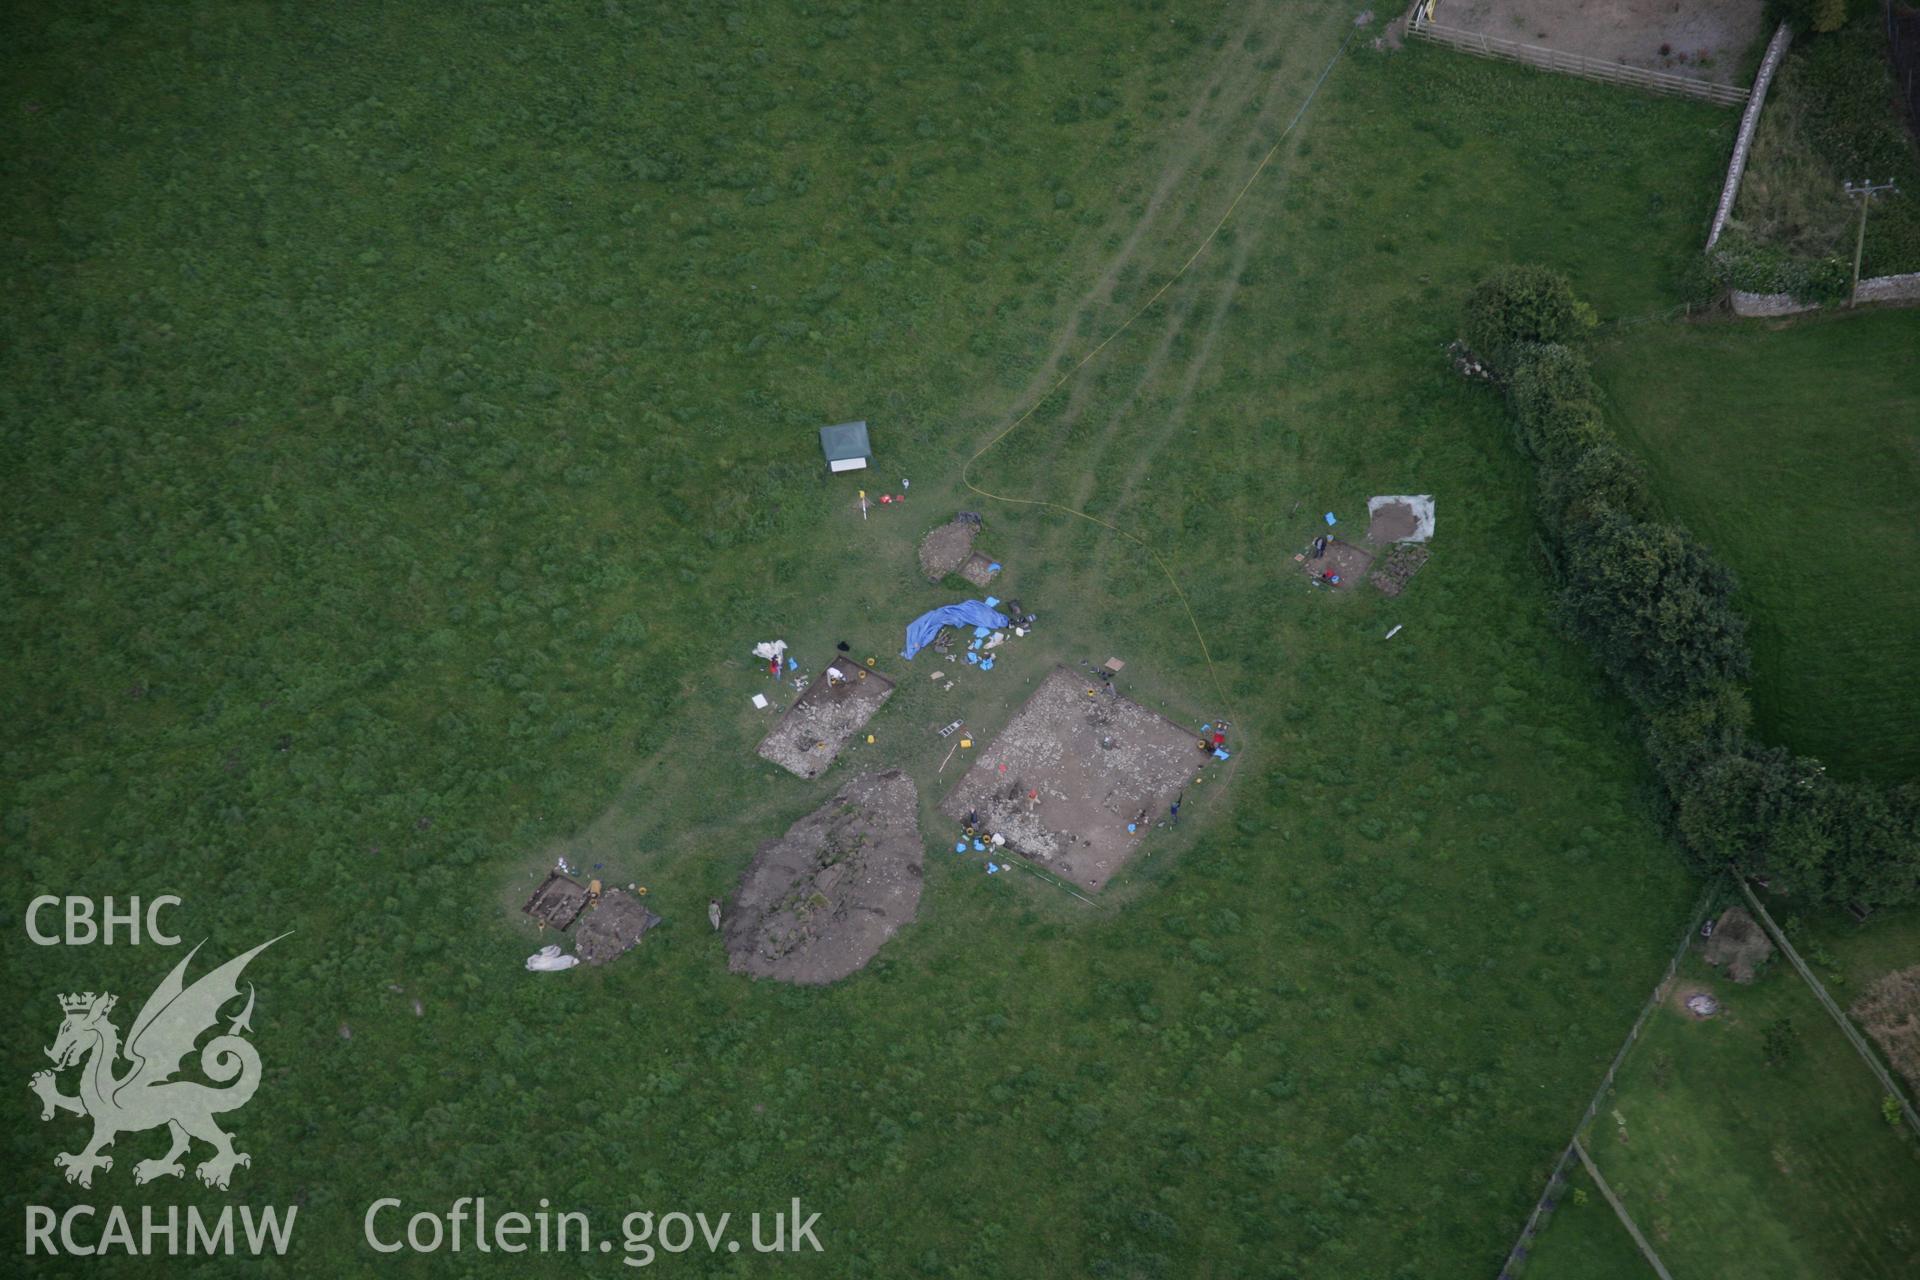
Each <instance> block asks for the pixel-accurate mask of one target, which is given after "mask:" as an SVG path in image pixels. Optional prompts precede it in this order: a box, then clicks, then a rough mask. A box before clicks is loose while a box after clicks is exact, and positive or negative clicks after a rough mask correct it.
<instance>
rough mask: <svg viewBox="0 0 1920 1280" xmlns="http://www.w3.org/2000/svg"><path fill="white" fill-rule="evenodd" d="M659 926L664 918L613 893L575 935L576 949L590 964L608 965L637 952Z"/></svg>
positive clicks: (635, 900) (634, 900)
mask: <svg viewBox="0 0 1920 1280" xmlns="http://www.w3.org/2000/svg"><path fill="white" fill-rule="evenodd" d="M659 923H660V917H659V916H657V915H655V914H653V912H651V911H649V910H647V908H646V907H645V906H644V905H643V904H642V903H641V901H640V899H638V898H635V897H630V896H628V895H627V894H625V893H623V892H621V891H620V890H618V889H609V890H607V891H606V892H605V893H603V894H601V895H600V898H599V900H598V901H596V902H595V903H594V904H593V906H592V908H591V909H590V910H589V911H588V912H587V914H586V916H585V917H584V918H583V919H582V920H581V921H580V927H579V928H577V929H575V930H574V931H573V949H574V950H575V951H577V952H579V953H580V958H581V959H582V960H585V961H586V962H587V963H588V964H605V963H606V962H607V961H609V960H612V959H614V958H615V957H617V956H622V955H625V954H626V953H627V952H629V951H631V950H633V949H634V948H635V947H636V946H638V945H639V944H640V939H641V938H642V937H644V936H646V932H647V930H649V929H651V928H653V926H655V925H657V924H659Z"/></svg>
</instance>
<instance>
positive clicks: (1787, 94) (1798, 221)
mask: <svg viewBox="0 0 1920 1280" xmlns="http://www.w3.org/2000/svg"><path fill="white" fill-rule="evenodd" d="M1854 7H1855V9H1856V11H1859V10H1863V9H1864V10H1865V12H1859V14H1858V16H1856V17H1855V19H1854V20H1853V22H1852V23H1850V24H1849V25H1848V26H1846V27H1844V28H1842V29H1841V30H1839V31H1835V32H1831V33H1828V34H1825V35H1821V34H1816V33H1813V32H1806V33H1803V34H1801V35H1799V36H1798V37H1796V39H1795V42H1794V44H1793V45H1792V46H1791V47H1790V48H1789V50H1788V52H1787V56H1786V57H1785V59H1783V60H1782V62H1781V65H1780V69H1779V72H1778V74H1777V75H1776V76H1775V77H1774V82H1773V85H1772V88H1771V89H1770V90H1769V92H1768V95H1767V101H1766V106H1765V108H1764V109H1763V111H1762V113H1761V116H1760V127H1759V129H1757V130H1756V131H1755V133H1754V140H1753V149H1752V151H1751V153H1750V154H1749V156H1748V160H1747V167H1746V170H1745V173H1744V175H1743V176H1742V178H1741V182H1740V197H1739V199H1738V201H1737V202H1736V203H1735V205H1734V217H1733V220H1732V222H1731V223H1730V226H1732V227H1733V228H1734V229H1736V230H1742V231H1746V232H1748V233H1750V234H1751V235H1752V236H1753V237H1754V238H1755V239H1756V240H1759V241H1761V242H1763V243H1766V244H1770V245H1777V246H1779V247H1781V248H1784V249H1787V250H1789V251H1791V252H1792V253H1794V254H1796V255H1800V256H1804V257H1835V256H1837V257H1841V258H1844V259H1846V260H1847V261H1849V262H1851V261H1852V259H1853V251H1854V246H1855V240H1856V238H1857V235H1858V232H1857V227H1858V221H1859V208H1860V206H1859V204H1858V202H1857V201H1856V200H1854V199H1851V198H1849V197H1848V196H1847V194H1846V193H1845V191H1844V190H1843V184H1844V183H1847V182H1859V181H1861V180H1863V179H1869V178H1870V179H1872V180H1873V181H1874V182H1886V181H1888V180H1890V179H1891V180H1892V181H1894V182H1895V184H1896V185H1897V186H1898V187H1899V190H1900V192H1901V193H1903V194H1888V195H1883V196H1879V197H1876V198H1875V203H1874V206H1873V208H1872V210H1871V211H1870V213H1869V217H1868V223H1867V239H1866V245H1865V250H1864V253H1863V256H1862V261H1861V274H1862V275H1863V276H1869V277H1871V276H1878V275H1893V274H1898V273H1902V272H1908V271H1916V270H1920V199H1916V198H1915V194H1914V193H1915V192H1917V191H1920V151H1916V149H1915V145H1914V141H1913V138H1912V135H1911V134H1910V132H1909V131H1908V128H1907V123H1906V120H1905V119H1904V117H1903V114H1902V111H1901V108H1900V105H1899V97H1898V94H1897V91H1896V88H1895V85H1894V79H1893V73H1892V68H1891V63H1890V60H1889V56H1888V51H1887V34H1886V28H1885V26H1884V23H1883V19H1882V16H1881V10H1880V6H1878V5H1872V6H1862V5H1855V6H1854Z"/></svg>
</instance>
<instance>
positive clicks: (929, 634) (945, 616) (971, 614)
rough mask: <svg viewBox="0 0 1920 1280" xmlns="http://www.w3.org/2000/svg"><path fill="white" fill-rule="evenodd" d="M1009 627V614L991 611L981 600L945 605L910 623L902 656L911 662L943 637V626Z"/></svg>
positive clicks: (901, 652)
mask: <svg viewBox="0 0 1920 1280" xmlns="http://www.w3.org/2000/svg"><path fill="white" fill-rule="evenodd" d="M1006 625H1007V615H1006V614H1004V613H997V612H995V611H994V610H992V609H989V608H988V607H987V606H986V605H984V604H982V603H980V601H978V600H962V601H961V602H960V603H959V604H949V605H943V606H941V607H940V608H938V609H930V610H928V611H927V612H926V613H923V614H921V615H920V616H919V617H917V618H915V619H914V620H913V621H912V622H909V623H908V624H907V647H906V648H904V649H902V650H901V651H900V656H901V657H903V658H905V659H906V660H907V661H908V662H912V661H913V655H914V654H916V653H918V652H920V651H921V650H922V649H924V648H926V647H927V646H928V645H930V644H932V643H933V638H934V637H935V636H937V635H939V634H940V628H941V627H988V628H994V629H997V628H1000V627H1004V626H1006Z"/></svg>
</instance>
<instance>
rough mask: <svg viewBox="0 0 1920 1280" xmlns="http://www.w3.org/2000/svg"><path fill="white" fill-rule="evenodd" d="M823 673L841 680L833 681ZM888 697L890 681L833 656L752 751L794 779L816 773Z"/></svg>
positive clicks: (822, 769)
mask: <svg viewBox="0 0 1920 1280" xmlns="http://www.w3.org/2000/svg"><path fill="white" fill-rule="evenodd" d="M829 673H838V675H839V676H840V677H842V678H841V679H838V680H836V679H835V678H834V675H832V674H829ZM892 696H893V681H891V680H889V679H887V678H886V677H885V676H883V675H881V674H880V673H879V672H878V671H872V670H869V669H868V668H866V667H863V666H861V665H860V664H858V663H856V662H853V661H850V660H849V659H846V658H836V659H834V660H833V661H832V662H831V663H829V664H827V669H826V670H825V671H822V672H821V673H820V674H819V675H817V676H815V677H814V680H813V683H812V684H810V685H808V686H807V691H806V692H805V693H803V694H801V695H800V697H799V699H798V700H797V701H795V702H794V704H793V705H792V706H791V707H788V708H787V713H786V714H785V715H783V716H781V717H780V722H779V723H778V724H776V725H774V726H773V731H772V732H771V733H769V734H768V735H767V736H766V737H765V738H763V739H762V740H761V742H760V746H759V749H758V753H759V755H760V757H761V759H763V760H771V761H773V762H774V763H775V764H777V765H779V766H780V767H781V768H782V769H785V770H786V771H787V772H788V773H791V774H794V775H795V776H797V777H801V778H814V777H818V776H819V775H820V774H821V773H823V772H825V770H826V767H827V766H828V765H830V764H832V763H833V762H834V759H835V758H836V757H838V756H839V754H840V752H841V751H842V750H843V749H844V748H845V747H846V745H847V743H848V742H850V741H852V739H853V735H854V734H856V733H858V732H860V730H861V729H863V728H865V727H866V723H867V721H869V720H871V719H872V718H873V713H874V712H876V711H878V710H879V709H880V704H881V703H883V702H885V701H886V700H887V699H888V698H890V697H892Z"/></svg>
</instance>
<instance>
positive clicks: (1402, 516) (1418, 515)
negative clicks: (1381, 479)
mask: <svg viewBox="0 0 1920 1280" xmlns="http://www.w3.org/2000/svg"><path fill="white" fill-rule="evenodd" d="M1382 508H1385V510H1382ZM1409 521H1411V524H1412V529H1411V531H1409V530H1408V529H1407V525H1408V523H1409ZM1383 526H1384V533H1383V534H1382V535H1381V536H1375V535H1374V533H1373V531H1374V529H1376V528H1382V527H1383ZM1367 532H1368V536H1369V537H1372V538H1373V540H1374V541H1375V542H1425V541H1426V540H1427V539H1429V538H1431V537H1433V495H1432V494H1430V493H1422V494H1388V495H1386V496H1384V497H1379V498H1368V499H1367Z"/></svg>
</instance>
